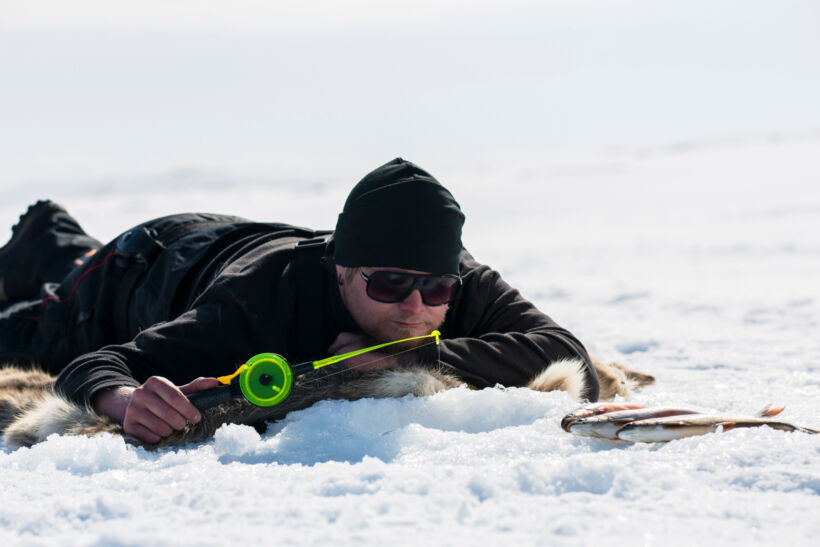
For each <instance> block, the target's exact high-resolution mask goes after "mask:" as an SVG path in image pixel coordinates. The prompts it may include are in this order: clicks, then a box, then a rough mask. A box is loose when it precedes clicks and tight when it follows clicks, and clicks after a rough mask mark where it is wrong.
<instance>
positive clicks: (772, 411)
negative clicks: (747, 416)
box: [755, 403, 786, 418]
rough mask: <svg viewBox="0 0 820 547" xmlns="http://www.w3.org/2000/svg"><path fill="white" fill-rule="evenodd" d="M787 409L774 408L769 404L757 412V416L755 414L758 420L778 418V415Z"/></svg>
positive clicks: (782, 407) (781, 407) (783, 407)
mask: <svg viewBox="0 0 820 547" xmlns="http://www.w3.org/2000/svg"><path fill="white" fill-rule="evenodd" d="M785 408H786V407H785V406H778V407H772V404H771V403H769V404H767V405H766V406H764V407H763V408H761V409H760V410H759V411H758V412H757V414H755V416H756V417H758V418H771V417H772V416H777V415H778V414H780V413H781V412H783V410H785Z"/></svg>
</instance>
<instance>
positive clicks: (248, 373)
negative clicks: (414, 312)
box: [187, 330, 441, 410]
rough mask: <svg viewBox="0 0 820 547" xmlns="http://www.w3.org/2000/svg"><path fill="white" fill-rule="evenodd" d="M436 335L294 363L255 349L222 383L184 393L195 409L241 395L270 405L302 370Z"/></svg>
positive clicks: (282, 397)
mask: <svg viewBox="0 0 820 547" xmlns="http://www.w3.org/2000/svg"><path fill="white" fill-rule="evenodd" d="M440 336H441V333H440V332H439V331H437V330H434V331H433V332H431V333H430V334H425V335H423V336H413V337H412V338H404V339H403V340H394V341H393V342H386V343H384V344H378V345H375V346H370V347H368V348H363V349H357V350H355V351H351V352H348V353H343V354H341V355H333V356H331V357H327V358H325V359H320V360H318V361H305V362H304V363H297V364H295V365H291V364H290V363H288V361H287V359H285V358H284V357H282V356H281V355H279V354H278V353H259V354H257V355H254V356H253V357H251V358H250V359H248V361H247V362H246V363H245V364H243V365H241V366H240V367H239V368H238V369H236V371H235V372H234V373H232V374H229V375H227V376H220V377H219V378H217V380H218V381H219V383H220V384H223V385H221V386H219V387H216V388H213V389H209V390H206V391H200V392H198V393H192V394H191V395H188V396H187V397H188V400H189V401H191V404H193V405H194V406H195V407H196V408H197V409H199V410H207V409H209V408H211V407H214V406H216V405H218V404H221V403H226V402H228V401H230V400H232V399H238V398H240V397H244V398H245V399H247V400H248V402H250V403H253V404H255V405H256V406H274V405H278V404H279V403H281V402H282V401H284V400H285V399H287V398H288V395H290V391H291V388H292V387H293V379H294V378H297V377H299V376H301V375H303V374H306V373H308V372H313V371H314V370H317V369H320V368H322V367H326V366H328V365H333V364H336V363H339V362H340V361H344V360H345V359H350V358H351V357H356V356H357V355H362V354H364V353H368V352H371V351H375V350H377V349H381V348H384V347H387V346H392V345H394V344H401V343H402V342H410V341H412V340H421V339H423V338H434V339H435V343H436V345H438V343H439V337H440ZM431 343H432V342H431ZM414 349H415V348H414ZM377 360H378V359H377ZM371 362H373V361H371ZM365 364H368V363H363V364H361V365H358V366H364V365H365ZM352 368H357V367H352Z"/></svg>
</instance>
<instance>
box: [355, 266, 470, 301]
mask: <svg viewBox="0 0 820 547" xmlns="http://www.w3.org/2000/svg"><path fill="white" fill-rule="evenodd" d="M368 277H369V281H368V282H367V295H368V296H369V297H370V298H372V299H373V300H377V301H379V302H385V303H388V304H392V303H395V302H401V301H402V300H404V299H405V298H407V296H408V295H409V294H410V293H411V292H412V291H413V289H415V288H418V289H419V290H420V291H421V299H422V302H424V303H425V304H426V305H428V306H441V305H443V304H446V303H448V302H449V301H450V300H451V299H452V297H453V294H454V293H455V288H456V286H457V285H458V278H456V277H438V276H418V275H412V274H405V273H401V272H388V271H383V270H382V271H376V272H373V273H372V274H370V276H368ZM416 280H419V281H416Z"/></svg>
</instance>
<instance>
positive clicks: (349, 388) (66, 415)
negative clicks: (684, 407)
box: [0, 360, 655, 448]
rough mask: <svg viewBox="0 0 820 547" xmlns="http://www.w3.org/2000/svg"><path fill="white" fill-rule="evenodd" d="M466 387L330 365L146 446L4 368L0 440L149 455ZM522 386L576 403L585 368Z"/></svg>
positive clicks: (561, 364)
mask: <svg viewBox="0 0 820 547" xmlns="http://www.w3.org/2000/svg"><path fill="white" fill-rule="evenodd" d="M594 364H595V370H596V371H597V373H598V378H599V380H600V384H601V392H600V399H601V400H611V399H613V398H614V397H615V396H616V395H620V396H622V397H625V398H628V397H629V395H630V389H631V388H634V387H640V386H644V385H648V384H651V383H653V382H654V381H655V379H654V378H653V377H652V376H650V375H648V374H644V373H641V372H637V371H634V370H630V369H628V368H626V367H624V366H622V365H619V364H617V363H610V364H608V365H605V364H603V363H600V362H598V361H594ZM460 385H463V382H462V381H461V380H460V379H458V378H456V377H455V376H453V375H452V374H449V373H447V372H445V371H444V370H442V369H440V368H436V367H432V368H431V367H420V366H419V367H409V368H405V367H403V368H394V369H383V370H377V371H369V372H362V371H357V370H355V369H352V370H348V369H344V368H343V367H342V366H341V365H335V366H328V367H324V368H322V369H319V370H317V371H314V372H312V373H309V374H305V375H303V376H300V377H299V378H296V379H295V381H294V385H293V388H292V391H291V395H290V397H288V398H287V399H286V400H285V401H284V402H282V403H280V404H278V405H276V406H272V407H259V406H255V405H253V404H251V403H249V402H247V401H246V400H245V399H243V398H240V399H234V400H232V401H230V402H227V403H223V404H221V405H219V406H216V407H214V408H211V409H208V410H206V411H205V412H203V413H202V420H201V421H200V422H199V423H189V424H188V425H187V426H186V427H185V428H184V429H182V430H181V431H176V432H174V433H173V434H172V435H171V436H169V437H166V438H165V439H163V440H162V441H160V443H159V444H155V445H145V444H144V443H142V442H141V441H140V440H138V439H136V438H134V437H130V436H128V435H125V434H124V432H123V430H122V426H121V425H120V424H118V423H115V422H113V421H112V420H110V419H108V418H107V417H104V416H100V415H98V414H96V413H95V412H94V411H93V410H92V409H90V408H86V407H83V406H80V405H77V404H76V403H73V402H70V401H67V400H66V399H64V398H63V397H61V396H59V395H57V394H56V393H55V392H54V377H52V376H50V375H48V374H46V373H44V372H41V371H39V370H37V369H36V368H22V367H19V366H13V365H6V366H1V367H0V433H2V434H3V439H4V442H5V443H6V444H7V445H10V446H31V445H33V444H35V443H38V442H41V441H44V440H45V439H46V438H47V437H48V436H49V435H51V434H53V433H59V434H62V435H86V436H92V435H98V434H101V433H105V432H108V433H113V434H115V435H125V437H126V440H127V441H128V442H130V443H133V444H137V445H143V446H146V447H147V448H158V447H161V446H168V445H176V444H180V443H184V442H189V441H200V440H202V439H205V438H207V437H210V436H211V435H213V433H214V432H215V431H216V430H217V429H218V428H219V427H220V426H221V425H223V424H226V423H237V424H247V425H252V426H254V427H256V428H257V429H258V430H260V431H261V430H264V427H265V424H266V423H267V422H274V421H277V420H281V419H282V418H284V417H285V415H287V414H288V413H289V412H291V411H294V410H299V409H302V408H307V407H309V406H311V405H313V404H314V403H316V402H318V401H320V400H323V399H347V400H356V399H363V398H368V397H372V398H385V397H402V396H404V395H409V394H412V395H416V396H425V395H432V394H433V393H436V392H438V391H442V390H445V389H451V388H454V387H457V386H460ZM527 387H529V388H530V389H534V390H537V391H555V390H561V391H567V392H569V393H570V394H571V395H572V396H573V397H575V398H576V399H580V397H581V394H582V393H583V392H584V390H585V387H586V385H585V376H584V373H583V363H582V362H581V361H578V360H563V361H558V362H555V363H551V364H550V366H548V367H547V368H546V369H544V371H543V372H541V373H540V374H539V375H537V376H536V377H535V378H533V379H532V380H531V381H530V382H529V383H528V384H527Z"/></svg>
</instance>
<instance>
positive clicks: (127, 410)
mask: <svg viewBox="0 0 820 547" xmlns="http://www.w3.org/2000/svg"><path fill="white" fill-rule="evenodd" d="M218 385H219V382H217V380H216V378H197V379H196V380H194V381H193V382H190V383H188V384H185V385H184V386H179V387H177V386H175V385H174V384H172V383H171V382H170V380H168V379H166V378H163V377H161V376H152V377H150V378H148V380H146V382H145V383H144V384H142V385H141V386H140V387H138V388H133V387H120V388H116V389H112V390H108V391H104V392H102V393H100V394H99V395H97V396H96V397H95V399H94V402H93V406H94V410H95V411H97V413H99V414H103V415H106V416H109V417H110V418H112V419H114V420H116V421H118V422H121V423H122V426H123V429H124V430H125V432H126V433H127V434H129V435H133V436H134V437H137V438H138V439H141V440H143V441H145V442H147V443H152V444H153V443H157V442H159V441H160V440H161V439H162V438H163V437H167V436H168V435H170V434H171V433H173V432H174V431H175V430H176V431H179V430H180V429H182V428H184V427H185V424H186V423H188V422H189V421H191V422H194V423H196V422H198V421H199V420H201V419H202V416H201V415H200V413H199V411H198V410H197V409H196V407H194V405H192V404H191V403H190V401H188V399H187V398H186V397H185V395H187V394H190V393H196V392H198V391H204V390H206V389H211V388H215V387H217V386H218Z"/></svg>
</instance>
